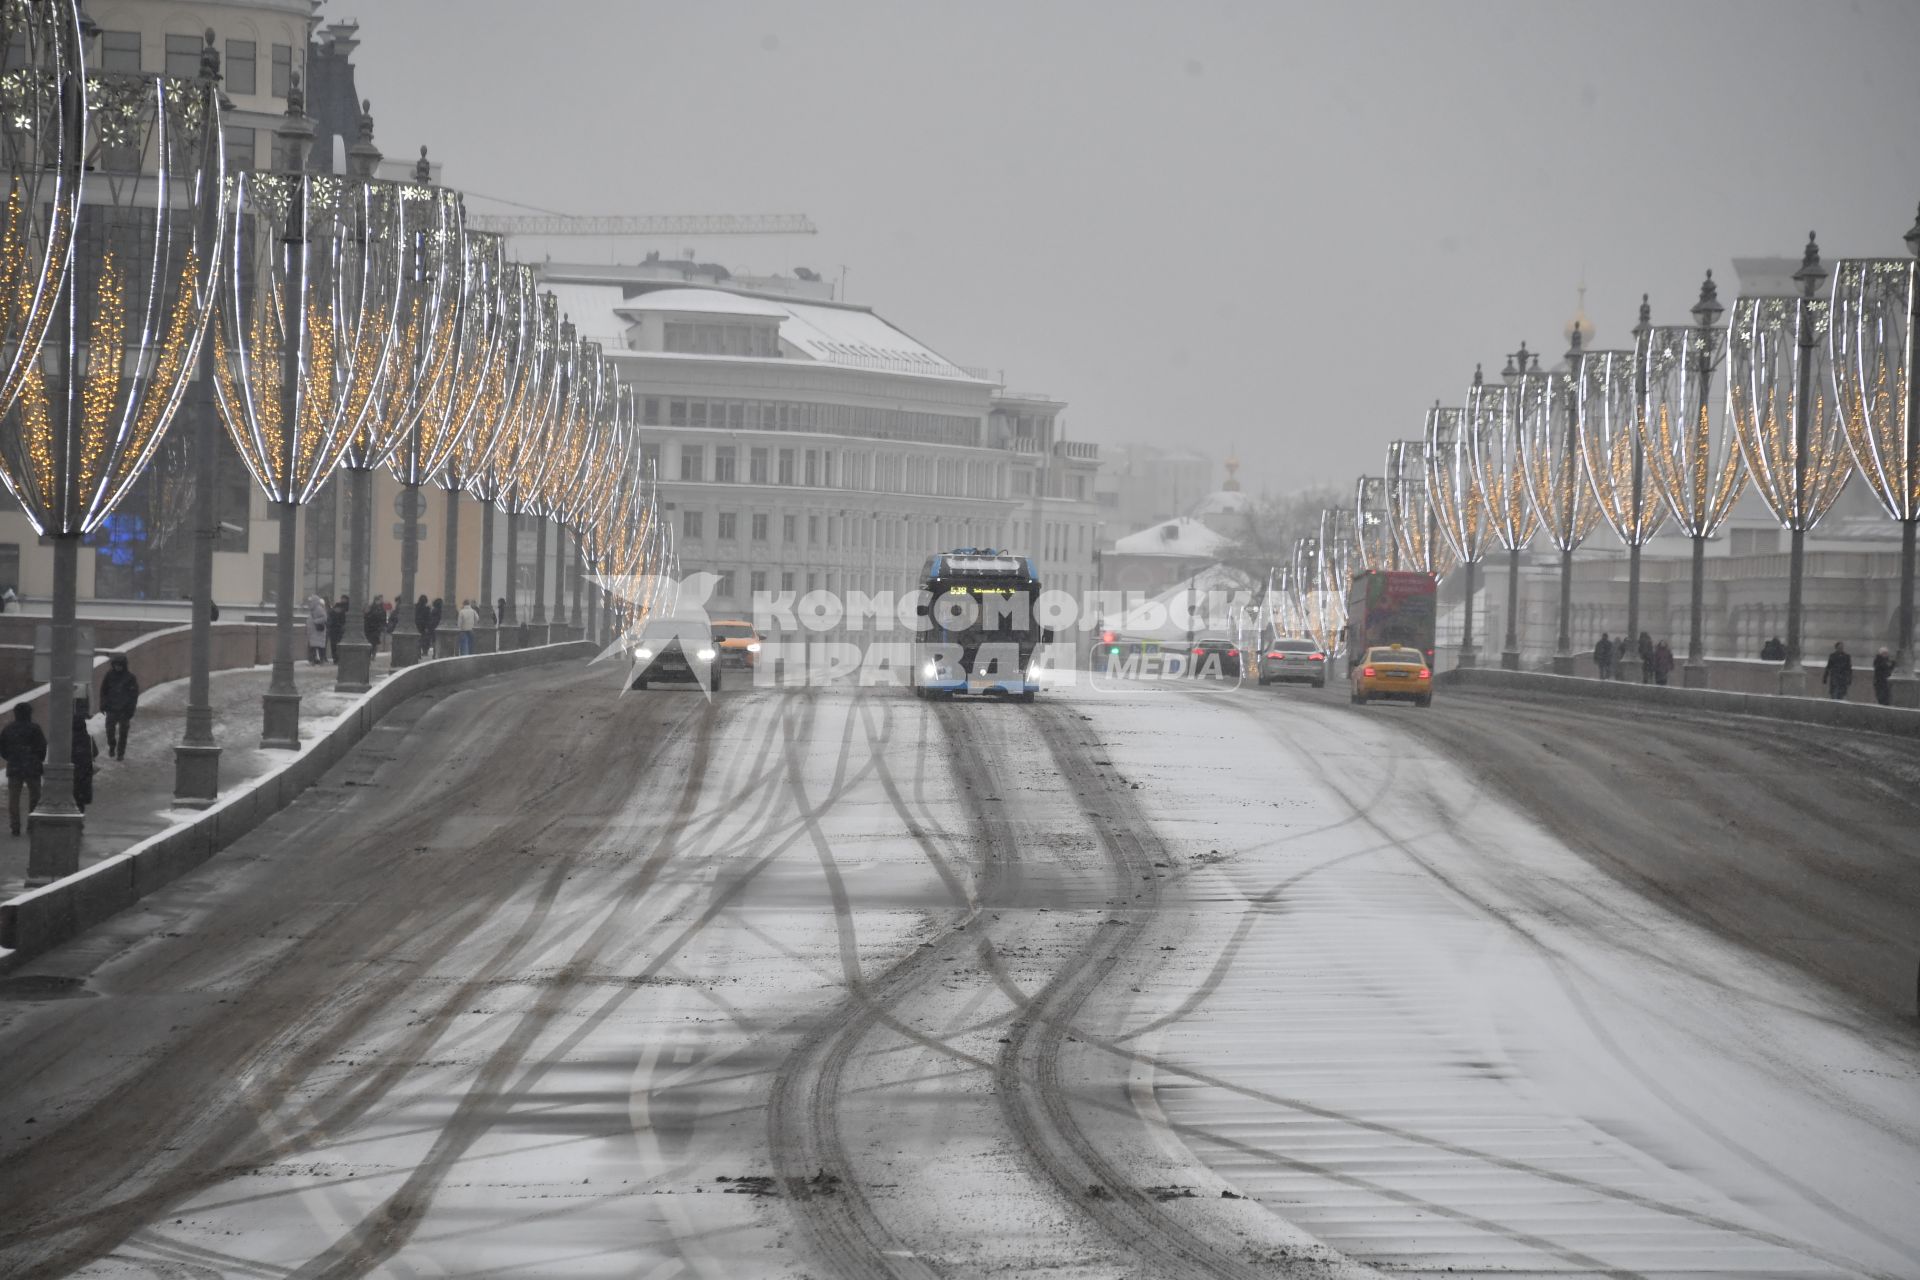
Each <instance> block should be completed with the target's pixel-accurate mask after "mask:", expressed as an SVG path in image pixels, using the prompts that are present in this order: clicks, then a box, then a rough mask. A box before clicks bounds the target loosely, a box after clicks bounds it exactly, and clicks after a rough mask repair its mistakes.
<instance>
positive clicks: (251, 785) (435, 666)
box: [0, 641, 599, 973]
mask: <svg viewBox="0 0 1920 1280" xmlns="http://www.w3.org/2000/svg"><path fill="white" fill-rule="evenodd" d="M598 651H599V650H598V646H596V645H594V644H592V643H590V642H587V641H570V642H567V643H564V644H550V645H542V646H540V647H538V648H533V649H515V650H510V651H508V652H506V653H477V654H472V655H470V656H468V657H464V658H443V659H440V660H438V661H435V662H423V663H421V664H419V665H418V666H413V667H408V668H407V669H406V670H404V671H402V672H401V673H400V674H399V675H397V676H393V677H391V678H390V679H388V680H385V681H383V682H382V683H381V684H380V685H379V686H378V687H376V688H375V689H373V690H372V691H371V692H369V693H365V694H362V695H361V696H360V697H358V698H356V699H355V700H354V702H353V703H352V705H350V706H349V707H348V708H347V709H346V710H345V711H344V712H343V713H342V714H341V715H340V716H339V717H338V718H337V719H335V720H334V721H333V722H332V723H331V724H330V725H328V726H327V727H326V728H325V729H323V730H322V731H321V732H320V733H319V734H318V735H317V736H315V737H313V738H310V739H308V740H306V741H304V742H302V743H301V745H300V750H299V752H297V753H295V754H292V755H289V756H288V757H287V760H286V763H285V764H284V765H283V766H281V767H280V768H278V769H275V770H273V771H271V772H269V773H265V774H262V775H260V776H259V777H256V778H253V779H251V780H249V781H247V782H243V783H240V784H238V785H237V786H235V787H234V788H233V790H231V791H229V792H228V793H227V794H226V795H224V796H222V797H221V798H220V799H219V800H218V801H216V802H215V803H214V804H213V805H212V807H210V808H208V809H205V810H203V811H201V812H199V813H196V814H194V815H193V816H192V817H191V818H188V819H186V820H184V821H181V822H178V823H175V824H174V825H173V826H171V827H168V828H167V829H166V830H164V831H160V832H157V833H155V834H154V835H151V836H149V837H147V838H146V839H144V840H142V841H140V842H139V843H137V844H135V845H133V846H132V847H130V848H128V849H127V850H126V851H125V852H123V853H118V854H115V855H114V856H113V857H111V858H106V859H103V860H102V861H100V862H96V863H94V864H93V865H92V866H90V867H87V868H85V869H84V870H82V871H79V872H76V873H75V874H73V875H70V876H67V877H66V878H65V879H62V880H56V881H54V882H53V883H52V884H49V885H44V886H42V887H41V888H38V889H30V890H28V891H27V892H25V893H23V894H21V895H20V896H19V897H16V898H12V899H9V900H8V901H6V902H0V973H5V972H7V971H8V970H9V969H11V968H13V967H15V966H16V965H19V964H21V963H22V962H24V961H26V960H28V959H30V958H31V957H33V956H37V955H39V954H41V953H42V952H44V951H47V950H48V949H50V948H52V947H55V946H58V945H59V944H60V943H62V942H65V941H66V940H67V939H69V938H72V937H74V936H76V935H77V934H79V933H81V932H82V931H84V930H86V929H88V928H90V927H92V926H93V925H96V924H98V923H99V922H100V921H102V920H105V919H106V918H107V917H109V916H111V915H113V914H114V913H115V912H118V911H121V910H123V909H124V908H126V907H129V906H131V905H133V903H135V902H137V901H139V900H140V899H141V898H143V897H145V896H146V895H147V894H149V893H152V892H153V891H154V890H155V889H158V888H159V887H160V886H162V885H164V884H166V883H167V882H168V881H171V880H174V879H176V878H178V877H179V876H182V875H184V874H186V873H187V872H188V871H190V870H192V869H193V868H194V867H197V866H199V865H200V864H201V863H202V862H205V861H206V860H207V859H208V858H210V857H212V856H213V855H214V854H216V853H218V852H219V851H220V850H222V849H224V848H226V847H227V846H228V845H230V844H232V843H233V842H234V841H235V840H238V839H239V838H240V837H241V836H243V835H245V834H246V833H247V832H249V831H251V830H253V829H254V828H255V827H257V826H259V825H260V824H261V823H262V822H264V821H266V819H268V818H269V817H271V816H273V815H274V814H276V813H278V812H279V811H280V810H282V809H284V808H286V806H287V805H289V804H291V803H292V802H293V800H294V798H295V797H296V796H298V795H299V794H300V793H301V792H302V791H305V790H306V789H307V788H308V787H310V786H312V785H313V784H314V782H316V781H318V780H319V778H320V777H321V775H323V774H325V773H326V772H327V770H329V769H331V768H332V767H333V766H334V765H336V764H338V763H339V762H340V760H341V758H342V757H344V756H345V755H346V754H347V752H348V751H350V750H352V749H353V747H354V744H356V743H358V742H359V741H360V739H361V738H363V737H365V736H366V734H367V731H368V730H370V729H372V728H373V727H374V725H376V724H378V723H379V722H380V720H381V719H382V718H383V717H384V716H385V715H386V714H387V713H388V712H389V711H392V710H393V709H394V708H395V707H397V706H399V705H400V704H401V703H403V702H405V701H407V700H408V699H409V698H412V697H414V696H415V695H417V694H420V693H424V692H426V691H427V690H428V689H434V688H439V687H440V686H442V685H448V684H458V683H460V682H462V681H467V680H476V679H480V678H481V677H484V676H491V675H498V674H500V673H502V672H507V671H517V670H520V669H521V668H523V667H530V666H535V665H538V664H540V663H545V662H557V661H561V660H564V659H568V658H587V657H591V656H593V655H594V654H595V653H597V652H598Z"/></svg>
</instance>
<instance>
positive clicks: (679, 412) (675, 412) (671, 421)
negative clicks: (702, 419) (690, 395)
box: [667, 400, 687, 427]
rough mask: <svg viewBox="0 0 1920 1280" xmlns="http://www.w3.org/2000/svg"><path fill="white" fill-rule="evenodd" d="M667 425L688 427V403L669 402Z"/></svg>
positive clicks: (681, 401)
mask: <svg viewBox="0 0 1920 1280" xmlns="http://www.w3.org/2000/svg"><path fill="white" fill-rule="evenodd" d="M667 425H668V426H670V427H684V426H686V425H687V402H686V401H685V400H670V401H668V402H667Z"/></svg>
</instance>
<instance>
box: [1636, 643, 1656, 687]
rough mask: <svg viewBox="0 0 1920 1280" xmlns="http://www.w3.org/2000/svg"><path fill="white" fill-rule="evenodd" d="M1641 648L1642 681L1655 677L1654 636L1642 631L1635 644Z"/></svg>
mask: <svg viewBox="0 0 1920 1280" xmlns="http://www.w3.org/2000/svg"><path fill="white" fill-rule="evenodd" d="M1635 647H1636V648H1638V649H1639V650H1640V683H1641V684H1645V683H1646V682H1647V681H1649V680H1651V679H1653V637H1652V636H1650V635H1648V634H1647V633H1646V632H1644V631H1642V632H1641V633H1640V639H1639V641H1638V642H1637V643H1636V645H1635Z"/></svg>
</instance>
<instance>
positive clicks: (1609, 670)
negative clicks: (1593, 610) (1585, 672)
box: [1593, 631, 1613, 680]
mask: <svg viewBox="0 0 1920 1280" xmlns="http://www.w3.org/2000/svg"><path fill="white" fill-rule="evenodd" d="M1593 665H1594V669H1595V670H1597V671H1598V672H1599V673H1600V678H1601V679H1602V680H1611V679H1613V638H1612V637H1611V636H1609V635H1608V634H1607V633H1606V632H1604V631H1602V632H1601V633H1600V642H1599V643H1598V644H1596V645H1594V646H1593Z"/></svg>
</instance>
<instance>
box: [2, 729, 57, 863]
mask: <svg viewBox="0 0 1920 1280" xmlns="http://www.w3.org/2000/svg"><path fill="white" fill-rule="evenodd" d="M0 759H4V760H5V761H6V762H7V820H8V824H9V825H10V826H11V827H12V829H13V834H14V835H16V836H17V835H19V834H20V791H21V789H22V788H25V789H26V792H27V812H29V813H31V812H33V811H34V810H35V809H38V808H39V807H40V778H41V775H43V774H44V773H46V771H47V735H46V733H45V732H43V731H42V730H41V728H40V726H39V725H37V724H35V723H34V722H33V704H32V703H30V702H22V703H19V704H17V705H16V706H15V707H14V708H13V723H12V724H10V725H8V726H7V727H6V728H4V729H0Z"/></svg>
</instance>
